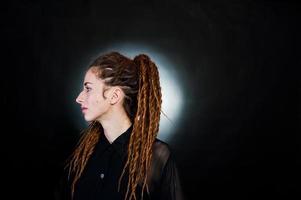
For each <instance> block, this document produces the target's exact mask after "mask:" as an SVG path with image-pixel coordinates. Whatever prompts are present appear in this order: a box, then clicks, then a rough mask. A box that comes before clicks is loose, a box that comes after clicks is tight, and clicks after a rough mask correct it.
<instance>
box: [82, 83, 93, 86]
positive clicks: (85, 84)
mask: <svg viewBox="0 0 301 200" xmlns="http://www.w3.org/2000/svg"><path fill="white" fill-rule="evenodd" d="M88 84H93V83H91V82H85V83H84V86H87V85H88Z"/></svg>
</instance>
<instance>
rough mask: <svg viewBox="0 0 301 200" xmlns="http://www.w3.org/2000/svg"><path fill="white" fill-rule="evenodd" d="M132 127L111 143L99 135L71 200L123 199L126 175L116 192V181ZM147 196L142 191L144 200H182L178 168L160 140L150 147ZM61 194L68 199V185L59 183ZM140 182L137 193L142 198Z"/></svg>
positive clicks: (166, 147) (60, 195) (120, 170)
mask: <svg viewBox="0 0 301 200" xmlns="http://www.w3.org/2000/svg"><path fill="white" fill-rule="evenodd" d="M132 128H133V126H131V127H130V128H128V130H126V131H125V132H124V133H122V134H121V135H120V136H119V137H118V138H116V139H115V140H114V141H113V143H112V144H110V143H109V141H108V140H107V139H106V137H105V136H104V135H102V136H101V138H100V140H99V142H98V144H97V145H96V147H95V151H94V153H93V154H92V156H91V158H90V159H89V161H88V163H87V166H86V168H85V169H84V172H83V174H82V177H81V178H80V179H79V181H78V183H77V185H76V188H75V193H74V200H96V199H97V200H100V199H101V200H123V199H124V197H125V193H126V190H127V181H128V174H127V173H125V174H124V176H123V178H122V181H121V188H120V189H121V190H120V191H119V192H118V180H119V177H120V175H121V173H122V170H123V166H124V164H125V162H126V156H127V145H128V142H129V137H130V133H131V131H132ZM147 184H148V189H149V194H148V193H147V191H146V188H145V189H144V193H143V200H154V199H155V200H163V199H164V200H184V195H183V192H182V187H181V183H180V177H179V173H178V169H177V166H176V163H175V160H174V158H173V154H172V152H171V149H170V147H169V145H168V144H167V143H165V142H163V141H161V140H159V139H156V140H155V142H154V144H153V157H152V165H151V170H150V172H149V174H148V179H147ZM61 187H64V188H65V190H64V192H62V191H61V192H59V193H57V199H70V186H68V185H67V184H62V185H61ZM141 190H142V183H140V184H138V186H137V190H136V197H137V200H140V199H141Z"/></svg>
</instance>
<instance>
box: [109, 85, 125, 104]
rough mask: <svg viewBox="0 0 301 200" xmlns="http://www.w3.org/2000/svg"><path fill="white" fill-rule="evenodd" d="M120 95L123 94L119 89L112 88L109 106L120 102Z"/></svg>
mask: <svg viewBox="0 0 301 200" xmlns="http://www.w3.org/2000/svg"><path fill="white" fill-rule="evenodd" d="M122 94H123V93H122V90H121V88H120V87H114V88H113V92H112V95H111V99H110V104H111V105H114V104H116V103H118V102H119V101H121V99H122Z"/></svg>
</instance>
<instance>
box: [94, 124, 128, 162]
mask: <svg viewBox="0 0 301 200" xmlns="http://www.w3.org/2000/svg"><path fill="white" fill-rule="evenodd" d="M132 130H133V124H132V125H131V126H130V127H129V128H128V129H127V130H126V131H125V132H123V133H122V134H120V135H119V136H118V137H117V138H116V139H115V140H114V141H113V143H112V144H111V143H110V142H109V141H108V139H107V138H106V136H105V135H104V134H103V137H101V138H100V144H101V146H102V147H103V148H101V149H102V151H103V152H104V151H106V150H107V148H109V147H110V146H111V147H112V148H113V149H114V150H115V151H116V152H117V153H118V155H119V156H120V157H121V158H123V157H124V156H125V154H126V151H127V146H128V145H127V144H128V142H129V140H130V136H131V132H132Z"/></svg>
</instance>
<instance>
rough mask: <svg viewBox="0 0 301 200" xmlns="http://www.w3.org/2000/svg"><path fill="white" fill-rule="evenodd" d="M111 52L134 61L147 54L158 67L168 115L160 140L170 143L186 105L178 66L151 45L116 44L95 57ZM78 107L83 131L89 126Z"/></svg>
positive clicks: (163, 120) (162, 123)
mask: <svg viewBox="0 0 301 200" xmlns="http://www.w3.org/2000/svg"><path fill="white" fill-rule="evenodd" d="M111 51H117V52H120V53H121V54H123V55H125V56H127V57H129V58H131V59H133V58H134V57H135V56H136V55H138V54H147V55H148V56H149V57H150V58H151V60H152V61H153V62H155V64H156V65H157V67H158V70H159V75H160V85H161V92H162V108H161V109H162V111H163V113H164V114H166V115H167V117H166V116H165V115H164V114H163V113H162V112H161V117H160V126H159V134H158V138H159V139H161V140H163V141H167V142H168V141H169V140H171V138H172V134H173V133H174V132H175V131H174V130H175V129H176V127H177V126H176V125H177V124H178V120H179V117H180V116H181V113H182V108H183V103H184V102H183V94H182V91H183V90H182V87H181V85H180V84H179V83H180V81H179V80H178V74H177V73H176V72H177V70H176V69H177V66H176V64H175V63H173V62H172V61H170V60H169V59H168V58H166V57H165V56H164V54H162V53H160V52H159V51H158V50H155V49H154V48H153V47H150V46H149V45H146V44H141V43H139V44H137V43H118V44H117V43H116V44H112V45H110V46H108V47H107V48H105V49H102V50H101V51H97V52H96V53H95V54H93V55H95V56H94V57H95V58H96V57H97V56H98V55H101V54H104V53H108V52H111ZM92 60H93V59H92ZM80 76H82V77H83V76H84V74H80ZM76 77H79V75H78V74H76ZM82 77H81V79H80V80H81V81H79V82H80V83H76V85H79V84H80V85H81V84H82V81H83V78H82ZM75 80H79V78H75ZM78 92H79V91H78ZM73 96H74V95H73ZM74 105H75V104H74ZM78 107H79V106H78V105H76V108H75V107H73V109H72V110H76V116H79V117H77V120H76V121H77V122H76V123H79V124H78V126H79V129H83V128H84V127H85V126H86V125H87V122H86V121H85V120H84V118H83V116H82V114H81V113H80V109H79V108H78Z"/></svg>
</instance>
